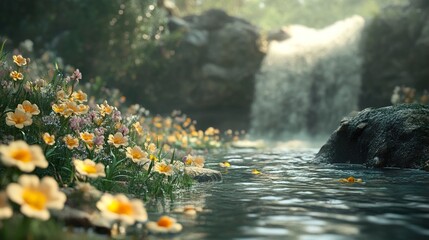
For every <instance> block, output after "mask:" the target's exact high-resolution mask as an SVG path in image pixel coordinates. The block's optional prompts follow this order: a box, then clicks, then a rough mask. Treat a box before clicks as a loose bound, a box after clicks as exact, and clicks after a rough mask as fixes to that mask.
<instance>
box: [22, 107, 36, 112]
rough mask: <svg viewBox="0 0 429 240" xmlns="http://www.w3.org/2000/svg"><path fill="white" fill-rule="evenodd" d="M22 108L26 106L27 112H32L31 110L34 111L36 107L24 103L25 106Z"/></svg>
mask: <svg viewBox="0 0 429 240" xmlns="http://www.w3.org/2000/svg"><path fill="white" fill-rule="evenodd" d="M22 108H24V110H25V111H26V112H29V113H31V112H33V111H34V108H33V106H31V105H23V106H22Z"/></svg>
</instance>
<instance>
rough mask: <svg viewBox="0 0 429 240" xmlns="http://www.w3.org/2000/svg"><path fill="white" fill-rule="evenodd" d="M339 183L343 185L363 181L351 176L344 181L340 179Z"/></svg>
mask: <svg viewBox="0 0 429 240" xmlns="http://www.w3.org/2000/svg"><path fill="white" fill-rule="evenodd" d="M338 181H339V182H342V183H361V182H362V179H361V178H354V177H351V176H350V177H348V178H343V179H340V180H338Z"/></svg>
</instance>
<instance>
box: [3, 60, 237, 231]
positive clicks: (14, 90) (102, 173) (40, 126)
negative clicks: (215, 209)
mask: <svg viewBox="0 0 429 240" xmlns="http://www.w3.org/2000/svg"><path fill="white" fill-rule="evenodd" d="M0 60H1V61H2V62H3V63H6V62H7V61H6V60H5V59H4V55H3V54H0ZM34 62H37V61H34ZM34 62H32V64H30V60H29V59H28V58H24V57H22V56H21V55H14V56H13V63H14V66H15V68H14V69H13V71H0V80H1V81H2V84H1V87H0V93H1V94H2V96H5V97H4V98H1V99H0V124H1V125H2V126H4V127H2V128H0V135H1V136H4V137H3V138H2V143H4V144H1V145H0V171H2V178H1V179H0V219H3V218H10V217H13V216H14V215H15V213H14V211H13V209H14V208H15V209H18V207H19V209H20V212H21V214H22V215H25V216H26V217H28V218H36V219H40V220H48V219H49V218H50V214H51V213H50V211H49V210H50V209H62V208H63V207H64V204H65V202H66V198H67V197H66V195H65V194H64V193H63V192H62V191H61V190H60V189H61V187H64V186H85V187H84V188H89V189H99V190H101V191H102V192H107V191H109V192H112V193H118V194H116V195H115V194H107V193H105V194H103V195H102V196H101V198H100V197H98V198H99V199H98V200H96V201H97V203H96V204H95V205H96V208H97V209H98V210H99V212H100V214H101V216H102V217H103V218H105V219H108V220H109V222H110V223H111V226H112V227H113V226H114V224H117V223H118V222H119V223H121V224H122V225H133V224H135V223H137V222H147V220H148V217H147V213H146V209H145V207H144V204H143V202H142V201H141V200H138V199H129V198H128V197H127V196H126V195H125V194H123V193H133V194H134V195H135V196H138V197H139V198H146V197H148V196H150V197H153V196H166V195H171V194H173V192H174V191H175V190H176V189H179V188H184V187H187V186H190V184H191V183H192V179H191V177H190V176H188V175H187V174H186V171H185V170H186V167H198V168H202V167H204V164H205V158H204V156H201V155H198V154H194V153H193V151H192V149H191V148H196V149H198V148H214V147H219V146H220V145H221V135H220V132H219V130H217V129H214V128H208V129H206V130H205V131H202V130H197V129H196V125H195V124H196V122H195V121H193V120H192V119H191V118H189V117H187V116H186V115H184V114H181V113H180V112H178V111H175V112H173V114H172V115H171V116H168V117H165V118H164V117H161V116H154V117H153V116H150V113H149V112H148V111H147V110H146V109H144V108H142V107H140V106H138V105H133V106H131V107H129V108H128V109H126V110H125V111H123V112H121V111H120V110H119V109H120V106H119V105H118V103H121V102H124V100H123V99H122V98H121V100H119V101H116V100H114V101H112V102H113V104H110V103H109V101H107V100H102V101H97V99H95V98H93V97H89V96H88V94H87V93H85V92H84V90H83V88H80V86H79V84H78V83H79V81H80V80H81V79H82V74H81V72H80V71H79V70H78V69H76V70H67V71H63V70H61V69H60V67H59V65H58V64H56V65H55V66H52V67H54V69H53V70H51V71H50V72H49V73H48V75H47V76H48V77H50V78H51V79H50V80H44V79H40V78H38V77H37V75H36V74H35V73H34V72H33V71H32V70H34V69H38V68H37V67H34V66H33V65H34V64H35V63H34ZM60 65H61V64H60ZM2 67H3V68H5V69H6V67H7V64H2ZM24 68H26V69H24ZM67 72H68V73H69V74H71V75H69V76H67ZM24 74H25V75H26V76H25V77H24ZM226 135H228V136H230V137H231V138H233V137H234V135H233V134H232V132H227V133H226ZM236 135H237V134H236ZM182 150H186V151H182ZM185 152H186V153H185ZM100 195H101V194H100ZM93 206H94V205H93ZM186 209H187V210H186V211H187V212H188V213H189V214H192V213H195V212H196V211H197V210H196V209H190V207H187V208H186ZM146 226H147V228H148V229H149V231H151V232H161V233H175V232H179V231H180V230H181V229H182V226H181V225H180V224H179V223H177V222H176V220H175V219H174V218H171V217H168V216H163V217H161V218H160V219H159V220H158V221H157V222H147V224H146ZM0 228H1V226H0Z"/></svg>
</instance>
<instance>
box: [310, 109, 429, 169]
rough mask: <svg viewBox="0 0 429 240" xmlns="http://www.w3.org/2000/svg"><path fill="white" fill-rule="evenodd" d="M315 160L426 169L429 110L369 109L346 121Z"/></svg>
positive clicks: (428, 146) (379, 166)
mask: <svg viewBox="0 0 429 240" xmlns="http://www.w3.org/2000/svg"><path fill="white" fill-rule="evenodd" d="M316 160H317V161H322V162H330V163H352V164H365V165H366V166H368V167H376V168H383V167H400V168H423V167H424V165H425V162H426V161H427V160H429V107H428V106H424V105H419V104H404V105H397V106H389V107H383V108H377V109H370V108H368V109H365V110H363V111H361V112H359V113H357V114H356V115H355V116H353V117H350V118H346V119H343V120H342V121H341V125H340V126H339V127H338V129H337V130H335V132H334V133H333V134H332V135H331V137H330V138H329V140H328V141H327V143H325V145H323V146H322V148H321V149H320V151H319V152H318V153H317V155H316Z"/></svg>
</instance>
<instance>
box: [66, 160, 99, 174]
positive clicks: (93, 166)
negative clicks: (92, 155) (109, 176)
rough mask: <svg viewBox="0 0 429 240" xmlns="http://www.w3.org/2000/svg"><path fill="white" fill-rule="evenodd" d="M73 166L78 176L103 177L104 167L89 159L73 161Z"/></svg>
mask: <svg viewBox="0 0 429 240" xmlns="http://www.w3.org/2000/svg"><path fill="white" fill-rule="evenodd" d="M73 165H74V167H75V168H76V172H77V173H78V174H79V175H80V176H87V177H89V178H98V177H105V176H106V174H105V173H104V165H103V164H102V163H95V162H94V161H92V160H90V159H85V160H83V161H82V160H79V159H74V160H73Z"/></svg>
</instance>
